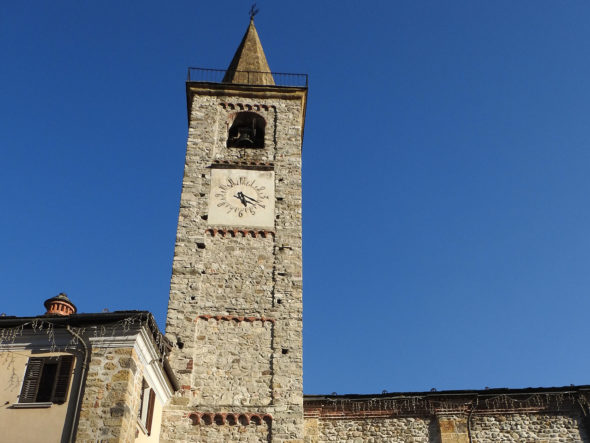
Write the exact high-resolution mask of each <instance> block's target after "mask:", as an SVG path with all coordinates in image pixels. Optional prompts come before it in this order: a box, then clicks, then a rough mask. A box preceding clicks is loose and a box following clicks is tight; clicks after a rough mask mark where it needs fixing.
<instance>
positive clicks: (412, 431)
mask: <svg viewBox="0 0 590 443" xmlns="http://www.w3.org/2000/svg"><path fill="white" fill-rule="evenodd" d="M311 420H316V421H317V434H316V435H315V436H313V435H308V434H307V433H306V436H305V443H320V442H339V443H342V442H350V443H365V442H366V443H369V442H370V443H381V442H400V443H430V442H432V441H433V440H431V438H430V435H431V433H433V434H435V435H437V434H436V430H434V431H432V428H433V420H432V419H430V418H412V417H400V418H364V419H363V418H357V419H332V420H317V419H306V420H305V421H306V429H309V428H310V427H311V426H313V425H312V423H308V422H309V421H311Z"/></svg>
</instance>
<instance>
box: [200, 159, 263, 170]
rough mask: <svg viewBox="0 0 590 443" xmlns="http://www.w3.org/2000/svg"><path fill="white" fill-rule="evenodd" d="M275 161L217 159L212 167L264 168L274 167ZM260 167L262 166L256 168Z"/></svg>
mask: <svg viewBox="0 0 590 443" xmlns="http://www.w3.org/2000/svg"><path fill="white" fill-rule="evenodd" d="M274 165H275V164H274V163H273V162H253V161H236V160H216V161H215V162H213V163H211V167H212V168H221V169H226V168H229V167H231V168H234V167H236V166H238V167H239V166H262V167H263V169H272V168H273V167H274ZM256 169H260V168H256Z"/></svg>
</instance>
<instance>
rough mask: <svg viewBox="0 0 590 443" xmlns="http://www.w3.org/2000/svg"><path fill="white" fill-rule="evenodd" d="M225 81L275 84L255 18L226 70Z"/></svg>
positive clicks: (248, 83) (247, 83)
mask: <svg viewBox="0 0 590 443" xmlns="http://www.w3.org/2000/svg"><path fill="white" fill-rule="evenodd" d="M243 71H247V72H243ZM223 82H224V83H239V84H246V85H274V84H275V82H274V79H273V77H272V74H271V73H270V68H269V67H268V62H267V61H266V56H265V55H264V50H263V49H262V44H261V43H260V38H259V37H258V32H256V27H255V26H254V19H253V18H250V24H249V25H248V29H247V30H246V33H245V34H244V38H242V42H241V43H240V46H238V49H237V51H236V54H235V55H234V58H233V59H232V61H231V63H230V64H229V67H228V68H227V71H226V72H225V76H224V77H223Z"/></svg>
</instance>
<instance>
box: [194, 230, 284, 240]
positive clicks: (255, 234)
mask: <svg viewBox="0 0 590 443" xmlns="http://www.w3.org/2000/svg"><path fill="white" fill-rule="evenodd" d="M205 233H206V234H209V235H211V237H215V236H216V235H219V236H221V237H227V236H230V237H237V236H239V235H240V236H242V237H247V236H248V235H250V236H252V237H254V238H256V237H258V236H260V237H262V238H267V237H274V235H275V233H274V232H273V231H254V230H248V229H215V228H212V229H207V230H205Z"/></svg>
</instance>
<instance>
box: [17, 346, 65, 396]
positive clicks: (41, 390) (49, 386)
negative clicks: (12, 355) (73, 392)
mask: <svg viewBox="0 0 590 443" xmlns="http://www.w3.org/2000/svg"><path fill="white" fill-rule="evenodd" d="M73 362H74V357H73V356H71V355H64V356H61V357H31V358H29V362H28V363H27V370H26V372H25V379H24V381H23V387H22V389H21V393H20V397H19V403H48V402H51V403H58V404H61V403H64V402H65V401H66V399H67V395H68V388H69V386H70V379H71V375H72V364H73Z"/></svg>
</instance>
